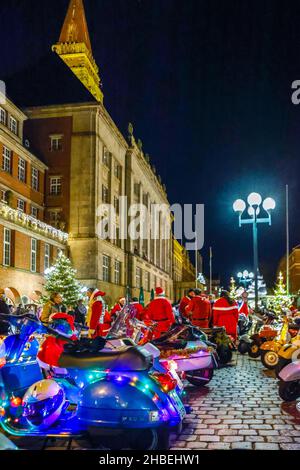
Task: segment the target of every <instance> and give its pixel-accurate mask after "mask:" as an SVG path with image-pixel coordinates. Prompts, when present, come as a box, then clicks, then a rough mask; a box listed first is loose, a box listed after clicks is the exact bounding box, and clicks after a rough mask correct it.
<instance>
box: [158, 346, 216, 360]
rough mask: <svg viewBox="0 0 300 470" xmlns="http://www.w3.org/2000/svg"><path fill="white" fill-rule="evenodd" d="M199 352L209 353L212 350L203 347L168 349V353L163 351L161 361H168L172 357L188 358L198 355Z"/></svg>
mask: <svg viewBox="0 0 300 470" xmlns="http://www.w3.org/2000/svg"><path fill="white" fill-rule="evenodd" d="M199 351H205V352H209V351H210V349H209V348H204V347H202V346H198V347H195V348H187V349H168V350H166V351H161V353H160V357H161V359H167V358H168V357H170V356H180V357H185V358H188V357H190V356H191V355H192V354H196V353H197V352H199Z"/></svg>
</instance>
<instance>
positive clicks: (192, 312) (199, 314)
mask: <svg viewBox="0 0 300 470" xmlns="http://www.w3.org/2000/svg"><path fill="white" fill-rule="evenodd" d="M185 311H186V313H187V316H189V317H190V319H191V322H192V324H193V325H195V326H199V327H200V328H208V327H209V320H210V317H211V306H210V301H209V300H207V299H206V298H205V297H203V296H200V295H196V296H195V297H193V298H192V299H191V300H190V301H189V303H188V305H187V306H186V308H185Z"/></svg>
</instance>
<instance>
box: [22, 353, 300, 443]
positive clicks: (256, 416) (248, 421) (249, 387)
mask: <svg viewBox="0 0 300 470" xmlns="http://www.w3.org/2000/svg"><path fill="white" fill-rule="evenodd" d="M187 392H188V393H187V401H188V403H189V404H190V405H191V406H192V407H193V412H192V414H190V415H188V416H187V417H186V419H185V423H184V427H183V430H182V433H181V434H180V435H179V436H173V437H172V447H171V450H172V449H180V450H183V449H186V450H188V449H196V450H201V449H206V450H210V449H212V450H217V449H254V450H255V449H257V450H261V449H265V450H267V449H269V450H277V449H278V450H279V449H282V450H300V412H298V411H297V410H296V406H295V403H291V404H284V403H283V402H282V401H281V400H280V398H279V396H278V392H277V385H276V379H275V378H274V376H273V373H272V372H271V371H267V370H265V369H263V366H262V364H261V362H260V360H259V359H256V360H255V359H250V358H249V357H248V356H240V355H237V356H236V357H235V358H234V360H233V363H232V365H231V366H229V367H225V368H223V369H220V370H217V371H215V375H214V378H213V380H212V381H211V382H210V383H209V385H207V386H206V387H203V388H201V389H197V388H196V387H193V386H188V387H187ZM15 442H16V444H17V445H18V446H20V447H21V448H27V449H28V448H30V449H34V448H35V449H40V448H41V446H42V443H43V442H42V441H41V440H38V439H29V438H27V439H25V440H24V439H23V440H22V441H21V440H19V439H17V440H16V441H15ZM64 448H66V442H63V441H59V440H56V441H54V442H49V443H48V446H47V449H56V450H59V449H64ZM72 448H73V449H74V448H77V449H80V448H81V449H82V448H88V446H87V443H86V442H82V441H78V442H76V441H73V443H72Z"/></svg>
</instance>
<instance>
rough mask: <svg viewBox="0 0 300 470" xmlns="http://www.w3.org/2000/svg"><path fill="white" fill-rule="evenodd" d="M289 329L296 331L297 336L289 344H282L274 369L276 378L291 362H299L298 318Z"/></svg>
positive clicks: (299, 325) (299, 320)
mask: <svg viewBox="0 0 300 470" xmlns="http://www.w3.org/2000/svg"><path fill="white" fill-rule="evenodd" d="M293 321H294V322H297V323H294V324H293V325H291V327H292V328H293V329H294V330H295V331H297V334H296V335H295V336H294V337H293V338H292V339H291V342H290V343H287V344H284V345H283V346H282V347H281V348H280V350H279V351H278V362H277V365H276V367H275V374H276V377H279V373H280V371H281V370H282V369H283V368H284V367H285V366H287V365H288V364H290V363H291V362H292V361H293V360H294V361H295V360H300V318H299V319H294V320H293Z"/></svg>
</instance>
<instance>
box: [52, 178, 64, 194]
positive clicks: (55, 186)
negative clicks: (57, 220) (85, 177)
mask: <svg viewBox="0 0 300 470" xmlns="http://www.w3.org/2000/svg"><path fill="white" fill-rule="evenodd" d="M61 189H62V184H61V178H60V177H53V178H50V194H51V195H52V196H59V195H60V194H61Z"/></svg>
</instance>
